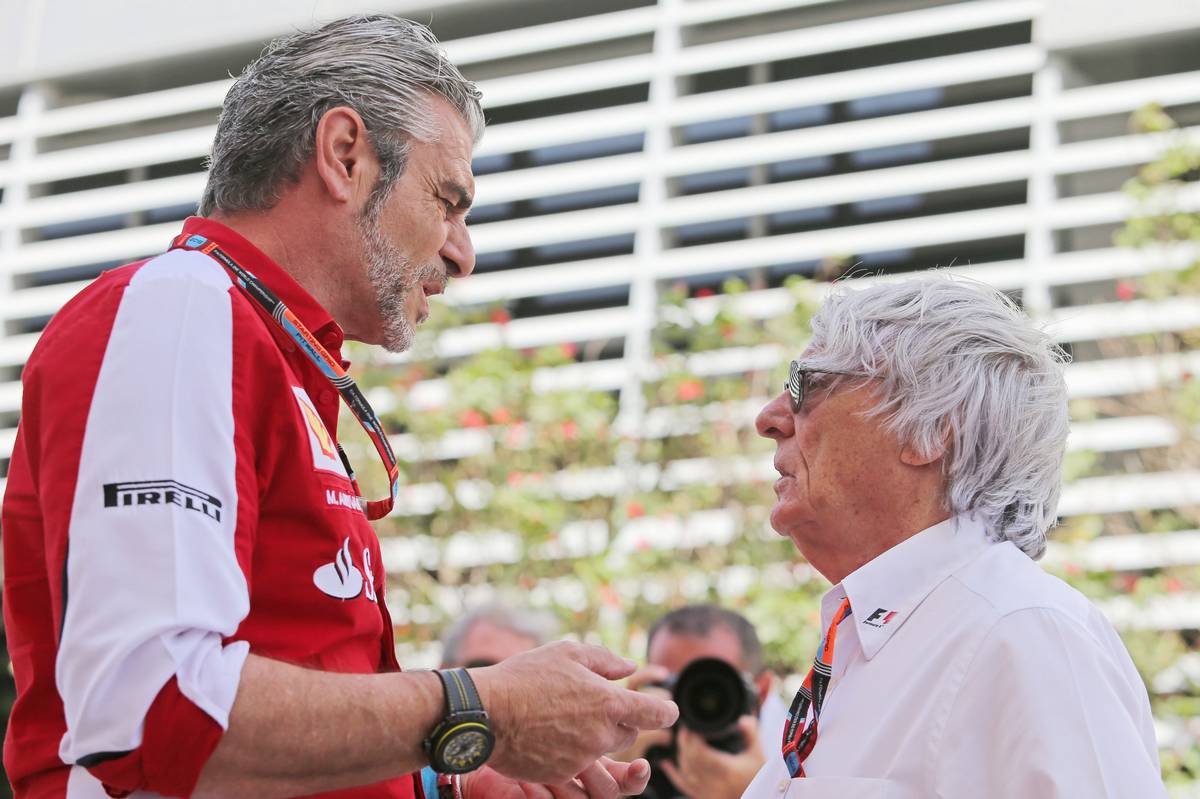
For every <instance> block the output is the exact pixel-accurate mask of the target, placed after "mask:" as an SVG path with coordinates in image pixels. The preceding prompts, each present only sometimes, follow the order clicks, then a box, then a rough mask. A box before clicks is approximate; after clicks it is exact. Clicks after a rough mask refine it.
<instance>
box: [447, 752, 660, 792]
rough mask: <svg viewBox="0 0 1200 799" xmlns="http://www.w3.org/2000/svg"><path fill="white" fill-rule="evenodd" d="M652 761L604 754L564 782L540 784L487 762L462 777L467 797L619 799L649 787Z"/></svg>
mask: <svg viewBox="0 0 1200 799" xmlns="http://www.w3.org/2000/svg"><path fill="white" fill-rule="evenodd" d="M649 781H650V764H649V763H647V762H646V761H645V760H635V761H633V762H632V763H621V762H618V761H615V760H610V759H609V758H607V757H602V758H600V759H599V760H597V761H596V762H595V763H592V765H590V766H588V767H587V768H586V769H584V770H583V771H582V772H580V773H579V774H578V775H577V776H576V777H575V779H573V780H571V781H569V782H567V783H564V784H563V785H538V784H537V783H532V782H524V781H522V780H516V779H513V778H512V777H506V776H504V775H503V774H501V773H500V772H498V771H496V770H495V769H493V768H489V767H487V766H484V767H483V768H481V769H479V770H478V771H473V772H471V773H470V774H467V775H465V776H464V777H463V783H462V788H463V797H464V799H616V797H618V796H633V795H635V794H640V793H641V792H642V791H644V790H646V783H647V782H649Z"/></svg>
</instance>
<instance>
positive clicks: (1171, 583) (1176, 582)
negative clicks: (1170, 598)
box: [1165, 577, 1183, 594]
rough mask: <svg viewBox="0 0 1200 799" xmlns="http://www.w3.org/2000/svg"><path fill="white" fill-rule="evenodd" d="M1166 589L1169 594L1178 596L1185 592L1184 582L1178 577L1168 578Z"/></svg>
mask: <svg viewBox="0 0 1200 799" xmlns="http://www.w3.org/2000/svg"><path fill="white" fill-rule="evenodd" d="M1165 587H1166V589H1167V593H1168V594H1178V593H1179V592H1180V591H1182V590H1183V581H1182V580H1180V579H1179V578H1178V577H1168V578H1167V584H1166V586H1165Z"/></svg>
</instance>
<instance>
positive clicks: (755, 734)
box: [618, 604, 787, 799]
mask: <svg viewBox="0 0 1200 799" xmlns="http://www.w3.org/2000/svg"><path fill="white" fill-rule="evenodd" d="M707 658H712V659H715V660H717V661H720V662H722V663H725V664H728V666H730V667H732V670H733V671H736V673H737V674H738V675H741V676H742V681H743V683H744V684H745V690H746V691H747V693H748V694H749V707H748V708H746V709H747V710H752V711H753V714H746V715H743V716H741V718H739V719H737V721H736V731H732V730H724V731H715V734H709V735H708V736H706V735H705V734H703V733H700V732H697V731H695V730H693V729H690V728H689V727H688V726H687V720H686V718H683V719H681V721H680V722H679V723H678V724H677V725H676V726H675V728H674V729H672V730H653V731H647V732H643V733H641V734H640V735H639V736H638V740H637V742H636V744H635V745H634V746H633V747H631V748H630V749H628V750H625V751H623V752H621V753H620V754H619V755H618V756H619V757H621V758H627V757H649V759H650V764H651V768H652V769H654V770H655V774H654V776H652V777H651V785H650V787H649V788H647V792H646V794H645V796H647V797H650V796H653V797H654V799H669V797H676V796H682V797H691V799H738V797H740V796H741V795H742V793H743V792H744V791H745V790H746V786H747V785H749V784H750V781H751V780H752V779H754V775H755V774H757V773H758V770H759V769H760V768H761V767H762V764H763V763H764V762H765V761H766V757H767V755H768V754H769V753H772V752H774V751H775V750H776V749H777V748H778V743H779V737H780V736H781V735H782V733H783V724H784V720H785V716H786V713H787V709H786V708H785V707H784V706H783V703H782V702H781V701H780V699H779V696H778V695H777V694H776V692H775V679H774V675H772V674H771V672H770V671H769V670H768V669H766V668H765V666H764V664H763V650H762V644H761V642H760V641H759V639H758V634H757V633H756V632H755V630H754V625H752V624H751V623H750V622H749V621H748V620H747V619H746V618H745V617H744V616H742V615H741V614H739V613H736V612H734V611H732V610H727V609H725V608H721V607H718V606H716V605H709V604H702V605H688V606H685V607H682V608H677V609H676V610H673V611H671V612H670V613H667V614H666V615H664V616H663V617H661V618H660V619H658V620H657V621H656V622H654V624H653V625H652V626H651V627H650V634H649V636H648V638H647V644H646V664H647V665H646V666H644V667H643V668H641V669H639V670H638V671H637V672H635V673H634V675H633V676H632V677H630V679H629V686H630V687H631V688H638V689H640V690H645V691H662V694H663V695H664V696H666V695H668V692H669V688H668V687H667V686H677V685H678V680H679V677H680V675H681V674H684V672H685V670H686V669H688V667H689V666H695V665H697V664H699V663H700V661H702V660H704V659H707ZM730 682H731V681H730ZM730 682H722V683H720V684H716V683H710V684H711V685H712V689H711V690H713V691H719V692H722V693H726V694H728V693H729V692H730V689H729V687H728V686H729V685H730ZM706 690H707V689H706V688H705V687H703V686H702V688H701V691H702V692H706ZM697 701H700V702H705V701H714V702H716V701H724V700H718V699H715V698H713V699H710V698H708V697H705V696H698V698H697ZM728 701H733V700H732V699H730V700H728ZM730 732H734V733H735V734H733V735H730Z"/></svg>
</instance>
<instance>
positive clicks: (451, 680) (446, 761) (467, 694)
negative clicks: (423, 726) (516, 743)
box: [424, 669, 496, 774]
mask: <svg viewBox="0 0 1200 799" xmlns="http://www.w3.org/2000/svg"><path fill="white" fill-rule="evenodd" d="M434 673H435V674H437V676H438V679H440V680H441V681H442V688H443V689H445V693H446V716H445V718H443V719H442V720H441V721H440V722H439V723H438V725H437V726H436V727H434V728H433V732H431V733H429V737H428V738H426V739H425V743H424V746H425V754H426V755H427V756H428V757H429V765H430V766H432V767H433V770H434V771H436V772H438V773H439V774H465V773H466V772H468V771H474V770H475V769H477V768H479V767H480V766H482V765H483V764H484V762H485V761H487V759H488V755H490V754H491V753H492V748H493V747H494V746H495V745H496V736H495V735H493V734H492V728H491V726H490V725H489V724H488V715H487V711H485V710H484V709H483V703H482V702H481V701H480V700H479V692H478V691H477V690H475V682H474V681H473V680H472V679H471V675H470V674H468V673H467V670H466V669H445V670H442V669H439V670H437V671H435V672H434Z"/></svg>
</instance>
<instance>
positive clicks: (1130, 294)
mask: <svg viewBox="0 0 1200 799" xmlns="http://www.w3.org/2000/svg"><path fill="white" fill-rule="evenodd" d="M1136 296H1137V286H1136V285H1134V284H1133V282H1132V281H1129V280H1118V281H1117V299H1118V300H1120V301H1121V302H1129V301H1130V300H1132V299H1133V298H1134V297H1136Z"/></svg>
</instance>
